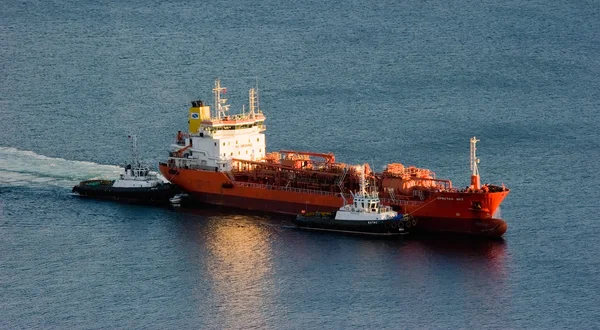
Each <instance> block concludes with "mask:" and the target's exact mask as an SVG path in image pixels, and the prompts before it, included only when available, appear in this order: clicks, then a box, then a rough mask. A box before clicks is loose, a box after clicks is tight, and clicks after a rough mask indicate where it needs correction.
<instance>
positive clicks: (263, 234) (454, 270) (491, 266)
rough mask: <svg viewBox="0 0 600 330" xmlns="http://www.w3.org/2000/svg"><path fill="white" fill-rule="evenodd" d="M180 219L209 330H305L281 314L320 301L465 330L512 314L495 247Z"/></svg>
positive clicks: (272, 219) (252, 217) (241, 219)
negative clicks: (451, 316) (456, 321)
mask: <svg viewBox="0 0 600 330" xmlns="http://www.w3.org/2000/svg"><path fill="white" fill-rule="evenodd" d="M185 213H186V214H187V215H184V217H186V218H188V217H189V218H188V220H190V221H189V222H188V221H186V222H187V223H188V224H193V225H191V226H189V227H188V228H185V230H186V231H193V232H194V234H193V236H194V238H193V239H194V241H195V242H194V246H195V247H197V248H198V251H197V253H194V255H195V258H197V259H199V260H201V261H200V263H196V264H197V265H198V266H199V269H198V282H197V283H198V287H199V289H198V290H197V292H201V293H200V294H199V297H197V299H198V301H199V307H198V308H199V309H201V310H205V311H206V314H204V320H203V321H204V322H207V323H206V325H207V326H209V327H210V326H217V327H223V328H252V327H259V328H260V327H268V326H269V325H270V324H280V322H287V321H293V322H292V323H295V324H296V325H299V326H303V325H304V323H303V321H302V320H301V319H300V318H298V319H294V320H287V318H286V317H285V316H282V315H288V316H289V315H292V316H293V315H294V313H299V314H298V315H301V314H302V313H310V310H309V309H311V308H322V307H324V306H319V304H322V303H324V302H328V303H327V304H329V303H331V304H334V303H335V304H345V305H347V307H348V308H350V307H351V306H354V307H356V306H358V305H360V301H361V300H365V301H378V300H381V301H386V303H389V305H390V306H394V308H396V309H398V310H399V311H403V310H407V309H413V311H414V309H415V308H416V309H417V310H420V311H421V312H430V313H433V314H440V315H442V314H446V313H465V315H464V317H465V318H466V319H469V320H471V321H469V322H474V323H473V324H465V326H469V325H472V326H473V327H476V326H477V325H478V323H477V322H478V320H481V318H485V320H486V322H485V323H486V324H494V323H495V322H496V321H498V322H500V320H501V319H502V315H506V314H505V313H509V312H510V311H509V310H508V309H509V308H510V307H509V306H508V305H507V301H510V295H511V290H510V289H508V288H507V285H506V283H507V282H508V280H509V279H508V277H509V276H510V274H509V273H508V271H507V269H506V268H507V267H506V264H507V260H506V259H507V255H506V248H507V243H506V242H505V241H504V240H502V239H500V240H484V239H473V238H468V237H445V236H424V237H402V238H397V237H396V238H392V239H390V238H387V239H377V238H372V237H362V236H355V235H343V234H336V233H321V232H308V231H302V230H296V229H291V228H289V225H290V223H289V219H287V218H285V217H284V216H268V215H260V214H252V213H245V212H240V213H236V214H232V213H228V212H224V211H221V210H202V211H193V212H189V211H185ZM186 227H187V226H186ZM189 233H190V232H188V234H189ZM340 292H353V294H351V295H350V296H349V297H352V299H353V300H352V301H345V302H336V301H335V300H336V299H338V298H339V297H340ZM343 296H345V295H343ZM336 297H338V298H336ZM315 299H316V300H315ZM373 299H375V300H373ZM299 301H301V302H302V304H299V303H298V302H299ZM375 307H376V306H373V308H375ZM352 308H353V307H352ZM352 308H350V309H352ZM303 309H306V311H304V310H303ZM207 311H210V313H209V312H207ZM473 311H476V313H475V312H473ZM355 312H357V311H355ZM358 312H359V313H368V311H364V310H361V311H358ZM290 313H291V314H290ZM473 313H474V314H473ZM402 315H404V314H403V313H397V315H396V316H393V317H401V316H402ZM339 317H340V318H342V316H341V315H340V316H339ZM342 319H343V318H342ZM398 321H400V319H399V320H398ZM431 326H433V327H435V326H438V325H436V324H432V325H431ZM439 326H443V325H441V324H440V325H439Z"/></svg>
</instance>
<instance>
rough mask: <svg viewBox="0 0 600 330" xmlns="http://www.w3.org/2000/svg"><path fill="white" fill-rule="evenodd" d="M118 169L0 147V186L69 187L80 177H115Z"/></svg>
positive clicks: (111, 166)
mask: <svg viewBox="0 0 600 330" xmlns="http://www.w3.org/2000/svg"><path fill="white" fill-rule="evenodd" d="M122 171H123V169H122V168H121V167H119V166H114V165H101V164H96V163H92V162H82V161H74V160H66V159H62V158H52V157H46V156H42V155H38V154H36V153H35V152H33V151H27V150H19V149H16V148H8V147H0V186H44V185H52V186H59V187H65V188H70V187H72V186H74V185H76V184H77V183H79V181H82V180H87V179H94V178H105V179H115V178H117V177H118V176H119V174H120V173H121V172H122Z"/></svg>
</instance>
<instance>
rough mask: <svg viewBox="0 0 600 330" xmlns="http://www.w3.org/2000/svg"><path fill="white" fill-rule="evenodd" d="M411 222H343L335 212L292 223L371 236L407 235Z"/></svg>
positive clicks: (307, 217) (394, 219)
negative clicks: (336, 216) (336, 217)
mask: <svg viewBox="0 0 600 330" xmlns="http://www.w3.org/2000/svg"><path fill="white" fill-rule="evenodd" d="M411 220H414V219H411ZM411 220H406V219H402V218H393V219H386V220H343V219H335V212H334V213H312V214H308V213H307V214H303V215H302V214H301V215H297V216H296V219H294V220H292V223H293V224H294V225H296V226H298V227H300V228H308V229H318V230H330V231H341V232H350V233H358V234H371V235H393V234H405V233H407V232H408V230H410V228H411V226H412V223H411V222H410V221H411Z"/></svg>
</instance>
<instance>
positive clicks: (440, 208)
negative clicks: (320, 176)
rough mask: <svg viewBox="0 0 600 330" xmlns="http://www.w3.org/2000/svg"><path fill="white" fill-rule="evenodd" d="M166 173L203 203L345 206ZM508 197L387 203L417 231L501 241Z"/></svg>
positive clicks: (296, 192)
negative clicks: (501, 215) (502, 209)
mask: <svg viewBox="0 0 600 330" xmlns="http://www.w3.org/2000/svg"><path fill="white" fill-rule="evenodd" d="M160 171H161V173H162V174H163V175H164V176H165V177H166V178H167V179H168V180H169V181H171V182H172V183H174V184H176V185H178V186H180V187H181V188H183V189H184V190H185V191H187V192H188V193H190V194H191V195H192V196H193V197H194V198H195V199H196V200H198V201H199V202H201V203H207V204H213V205H222V206H226V207H234V208H240V209H247V210H257V211H266V212H277V213H286V214H299V213H300V212H301V211H302V210H306V211H310V212H312V211H323V212H331V211H335V210H337V209H338V208H339V207H340V206H342V205H343V199H342V198H341V197H339V194H338V195H336V194H334V193H328V192H318V191H307V190H300V189H286V188H285V187H275V186H267V185H259V184H251V183H243V182H235V183H232V181H231V179H230V178H229V177H228V176H227V175H225V174H224V173H222V172H211V171H204V170H192V169H182V168H178V169H169V168H168V167H167V166H166V165H165V164H160ZM507 194H508V191H501V192H493V193H492V192H488V193H483V192H481V193H472V192H471V193H469V192H440V193H437V194H434V195H431V196H428V197H427V198H424V200H422V201H421V200H414V201H397V200H383V201H384V202H386V203H387V204H390V205H392V206H393V207H394V208H395V209H397V210H398V211H399V212H401V213H410V214H411V215H412V216H414V217H415V218H417V220H418V226H417V228H418V229H419V230H422V231H426V232H445V233H455V234H470V235H477V236H489V237H500V236H502V235H503V234H504V233H505V232H506V229H507V225H506V223H505V222H504V221H503V220H501V219H497V218H493V217H492V215H493V213H494V212H495V210H496V209H497V208H498V206H499V205H500V203H501V202H502V200H503V199H504V198H505V197H506V195H507Z"/></svg>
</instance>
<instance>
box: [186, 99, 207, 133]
mask: <svg viewBox="0 0 600 330" xmlns="http://www.w3.org/2000/svg"><path fill="white" fill-rule="evenodd" d="M205 119H210V107H209V106H207V105H204V103H203V102H202V101H201V100H198V101H192V106H191V107H190V114H189V121H188V123H189V129H188V130H189V132H190V133H191V134H193V133H196V132H198V129H199V128H200V123H201V122H202V121H203V120H205Z"/></svg>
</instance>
